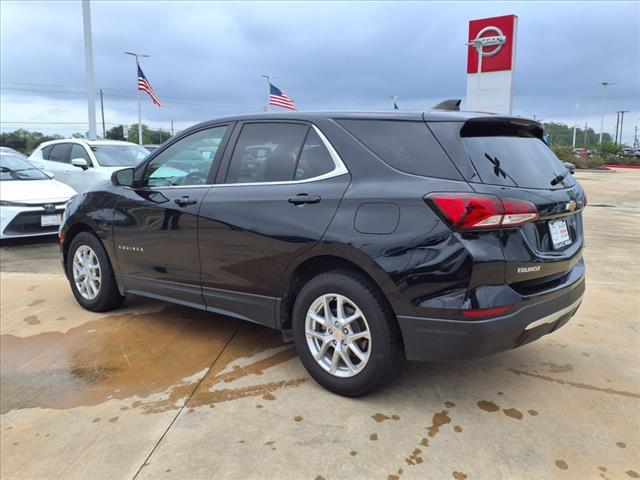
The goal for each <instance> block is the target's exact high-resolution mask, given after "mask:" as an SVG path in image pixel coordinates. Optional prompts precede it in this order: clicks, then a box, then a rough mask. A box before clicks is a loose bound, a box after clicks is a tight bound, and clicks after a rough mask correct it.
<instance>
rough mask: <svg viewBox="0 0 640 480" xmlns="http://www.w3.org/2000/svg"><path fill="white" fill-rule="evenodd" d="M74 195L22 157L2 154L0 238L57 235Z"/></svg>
mask: <svg viewBox="0 0 640 480" xmlns="http://www.w3.org/2000/svg"><path fill="white" fill-rule="evenodd" d="M75 193H76V192H75V191H74V190H73V189H72V188H71V187H68V186H67V185H65V184H63V183H60V182H58V181H56V180H54V179H52V178H51V177H50V176H48V175H47V174H46V173H44V172H42V171H41V170H39V169H37V168H36V167H34V166H33V165H31V164H30V163H28V162H27V161H26V160H24V159H23V158H22V156H18V155H15V154H13V153H7V152H6V151H0V238H2V239H5V238H16V237H29V236H33V235H55V234H57V233H58V228H59V226H60V222H61V219H62V212H63V211H64V208H65V205H66V203H67V202H68V201H69V199H70V198H71V196H72V195H74V194H75Z"/></svg>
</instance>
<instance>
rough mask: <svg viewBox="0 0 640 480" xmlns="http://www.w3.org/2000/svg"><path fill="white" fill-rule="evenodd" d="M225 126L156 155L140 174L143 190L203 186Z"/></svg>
mask: <svg viewBox="0 0 640 480" xmlns="http://www.w3.org/2000/svg"><path fill="white" fill-rule="evenodd" d="M226 130H227V126H226V125H224V126H220V127H213V128H208V129H206V130H201V131H199V132H196V133H193V134H191V135H189V136H188V137H185V138H183V139H181V140H179V141H177V142H176V143H174V144H173V145H171V146H169V147H168V148H166V149H165V150H164V151H162V152H160V153H159V154H158V155H157V156H156V157H155V158H154V159H153V160H151V161H150V162H149V163H148V164H147V166H146V168H145V172H144V176H143V180H142V185H143V186H145V187H173V186H180V185H204V184H206V183H207V182H208V179H209V172H211V169H212V167H213V165H214V162H215V159H216V153H217V152H218V147H219V146H220V143H221V142H222V139H223V137H224V134H225V132H226Z"/></svg>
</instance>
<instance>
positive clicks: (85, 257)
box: [73, 245, 102, 300]
mask: <svg viewBox="0 0 640 480" xmlns="http://www.w3.org/2000/svg"><path fill="white" fill-rule="evenodd" d="M73 281H74V282H75V285H76V288H77V290H78V293H80V295H82V298H84V299H85V300H94V299H95V298H96V297H97V296H98V293H100V286H101V285H102V278H101V269H100V261H99V260H98V256H97V255H96V253H95V252H94V251H93V249H92V248H91V247H89V246H87V245H81V246H80V247H78V249H77V250H76V253H75V254H74V256H73Z"/></svg>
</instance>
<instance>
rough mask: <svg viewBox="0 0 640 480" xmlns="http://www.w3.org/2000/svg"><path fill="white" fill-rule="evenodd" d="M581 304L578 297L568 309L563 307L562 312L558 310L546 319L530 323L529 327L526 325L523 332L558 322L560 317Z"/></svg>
mask: <svg viewBox="0 0 640 480" xmlns="http://www.w3.org/2000/svg"><path fill="white" fill-rule="evenodd" d="M581 302H582V297H580V298H579V299H578V300H576V301H575V302H573V303H572V304H571V305H569V306H568V307H564V308H563V309H562V310H558V311H557V312H555V313H552V314H551V315H547V316H546V317H542V318H540V319H538V320H536V321H534V322H531V323H530V324H529V325H527V327H526V328H525V329H524V330H525V331H527V330H531V329H533V328H536V327H539V326H540V325H545V324H547V323H553V322H555V321H556V320H558V319H559V318H560V317H562V316H564V315H566V314H567V313H569V312H570V311H571V310H575V309H576V308H578V306H579V305H580V303H581Z"/></svg>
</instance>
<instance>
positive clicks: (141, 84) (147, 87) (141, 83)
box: [138, 65, 162, 107]
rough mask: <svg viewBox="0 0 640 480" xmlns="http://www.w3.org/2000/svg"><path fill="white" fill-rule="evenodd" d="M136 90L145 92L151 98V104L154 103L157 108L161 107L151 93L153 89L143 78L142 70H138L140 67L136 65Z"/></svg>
mask: <svg viewBox="0 0 640 480" xmlns="http://www.w3.org/2000/svg"><path fill="white" fill-rule="evenodd" d="M138 90H142V91H143V92H147V93H148V94H149V96H150V97H151V101H152V102H153V103H155V104H156V105H157V106H159V107H161V106H162V105H160V100H158V97H157V96H156V92H154V91H153V87H152V86H151V84H150V83H149V80H147V77H145V76H144V73H142V69H141V68H140V65H138Z"/></svg>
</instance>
